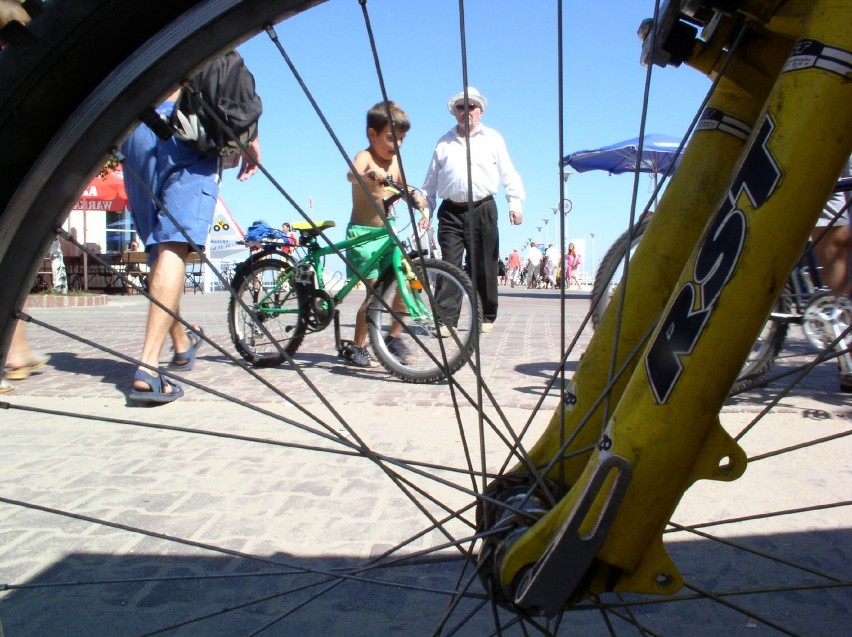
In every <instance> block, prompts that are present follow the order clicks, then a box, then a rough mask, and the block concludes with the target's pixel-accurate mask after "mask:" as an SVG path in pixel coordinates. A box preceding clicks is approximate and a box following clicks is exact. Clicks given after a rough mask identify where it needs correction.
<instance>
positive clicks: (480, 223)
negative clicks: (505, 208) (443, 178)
mask: <svg viewBox="0 0 852 637" xmlns="http://www.w3.org/2000/svg"><path fill="white" fill-rule="evenodd" d="M471 214H472V215H473V216H472V217H471V225H472V228H471V231H472V236H471V237H468V234H467V229H466V227H465V224H466V221H467V217H468V215H471ZM469 239H471V240H472V244H471V242H470V241H469ZM438 245H440V246H441V258H442V259H443V260H444V261H448V262H450V263H452V264H454V265H457V266H459V267H463V259H464V257H465V255H466V256H467V260H468V263H469V265H470V268H469V273H470V274H471V279H473V284H474V286H475V287H476V292H477V294H478V296H479V302H480V303H482V314H483V318H484V320H485V322H486V323H493V322H494V320H495V319H496V318H497V261H498V258H499V253H500V236H499V233H498V230H497V204H496V203H495V202H494V200H493V199H489V200H488V201H484V202H482V203H481V204H479V205H478V206H474V208H473V211H472V212H469V211H468V210H467V206H464V207H463V208H459V207H456V206H453V205H450V204H449V203H447V202H443V203H441V205H440V206H439V207H438ZM473 259H476V261H475V263H474V261H473ZM474 277H475V278H474ZM438 294H439V296H438V298H437V300H438V303H439V304H440V306H441V308H443V309H444V311H445V313H446V317H447V323H448V324H450V325H453V324H454V323H453V319H454V318H456V319H457V318H458V306H459V299H458V298H455V299H453V298H451V297H452V296H457V295H452V294H448V293H447V292H446V291H444V290H441V291H439V292H438ZM454 308H455V312H454V311H453V309H454Z"/></svg>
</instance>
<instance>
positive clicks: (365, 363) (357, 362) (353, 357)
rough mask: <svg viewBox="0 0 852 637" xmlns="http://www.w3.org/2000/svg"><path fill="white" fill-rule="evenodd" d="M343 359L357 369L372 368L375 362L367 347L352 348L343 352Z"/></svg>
mask: <svg viewBox="0 0 852 637" xmlns="http://www.w3.org/2000/svg"><path fill="white" fill-rule="evenodd" d="M343 359H344V360H345V361H346V362H347V363H348V364H350V365H354V366H355V367H372V366H373V362H372V360H371V359H370V355H369V354H368V353H367V348H366V347H352V348H351V349H346V350H344V351H343Z"/></svg>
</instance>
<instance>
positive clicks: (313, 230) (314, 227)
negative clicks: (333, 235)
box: [291, 221, 336, 237]
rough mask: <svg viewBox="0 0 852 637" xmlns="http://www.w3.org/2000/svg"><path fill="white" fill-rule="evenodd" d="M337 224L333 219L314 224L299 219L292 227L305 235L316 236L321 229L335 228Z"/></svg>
mask: <svg viewBox="0 0 852 637" xmlns="http://www.w3.org/2000/svg"><path fill="white" fill-rule="evenodd" d="M335 225H336V224H335V223H334V222H333V221H317V222H315V223H313V224H311V223H308V222H307V221H297V222H296V223H294V224H293V225H292V226H291V227H292V228H293V230H295V231H296V232H298V233H299V234H301V235H302V236H303V237H315V236H317V235H318V234H319V233H320V231H321V230H325V229H326V228H333V227H334V226H335Z"/></svg>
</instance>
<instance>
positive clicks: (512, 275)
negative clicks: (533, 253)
mask: <svg viewBox="0 0 852 637" xmlns="http://www.w3.org/2000/svg"><path fill="white" fill-rule="evenodd" d="M520 272H521V253H520V252H518V249H517V248H514V249H513V250H512V252H511V253H510V254H509V258H508V259H506V277H507V278H508V279H509V285H510V286H511V287H515V283H517V282H518V275H519V274H520Z"/></svg>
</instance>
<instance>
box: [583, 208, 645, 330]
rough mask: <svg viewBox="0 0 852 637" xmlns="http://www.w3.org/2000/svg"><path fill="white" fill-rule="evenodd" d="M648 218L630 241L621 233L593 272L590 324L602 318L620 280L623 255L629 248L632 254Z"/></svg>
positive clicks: (596, 323) (637, 228)
mask: <svg viewBox="0 0 852 637" xmlns="http://www.w3.org/2000/svg"><path fill="white" fill-rule="evenodd" d="M648 223H650V219H645V220H644V221H642V223H640V224H639V225H638V226H636V228H634V230H633V235H634V236H633V240H632V241H631V240H630V239H629V238H628V236H627V233H626V232H625V233H624V234H622V235H621V236H620V237H618V239H616V240H615V243H613V244H612V245H611V246H610V247H609V250H607V251H606V254H605V255H604V257H603V259H601V264H600V266H599V267H598V271H597V272H596V273H595V282H594V284H593V285H592V296H591V306H592V325H593V326H594V327H597V326H598V324H599V323H600V322H601V319H602V318H603V315H604V312H605V311H606V308H607V307H609V304H610V301H611V300H612V296H613V294H615V288H616V286H617V285H618V283H619V281H621V276H622V274H623V272H622V267H623V266H624V255H625V253H626V252H627V251H628V250H629V251H630V256H631V257H632V256H633V252H634V250H636V246H637V245H638V244H639V240H640V239H641V238H642V235H643V234H644V233H645V230H647V229H648Z"/></svg>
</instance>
